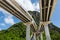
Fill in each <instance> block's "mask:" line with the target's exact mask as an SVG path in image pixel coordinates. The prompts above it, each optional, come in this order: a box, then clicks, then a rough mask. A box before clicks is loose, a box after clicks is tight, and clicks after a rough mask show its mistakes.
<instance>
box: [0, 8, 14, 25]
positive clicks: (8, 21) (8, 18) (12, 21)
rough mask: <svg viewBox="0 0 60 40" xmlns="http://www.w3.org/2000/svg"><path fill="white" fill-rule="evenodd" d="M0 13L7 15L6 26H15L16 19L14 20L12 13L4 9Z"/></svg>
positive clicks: (0, 9)
mask: <svg viewBox="0 0 60 40" xmlns="http://www.w3.org/2000/svg"><path fill="white" fill-rule="evenodd" d="M0 11H2V12H3V14H4V15H5V18H4V21H5V23H6V24H12V25H13V24H14V23H15V22H14V19H13V15H11V14H10V13H8V12H7V11H5V10H4V9H2V8H0Z"/></svg>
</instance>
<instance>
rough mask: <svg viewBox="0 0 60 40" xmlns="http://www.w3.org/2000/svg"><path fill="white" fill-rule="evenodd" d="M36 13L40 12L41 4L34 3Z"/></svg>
mask: <svg viewBox="0 0 60 40" xmlns="http://www.w3.org/2000/svg"><path fill="white" fill-rule="evenodd" d="M33 6H34V9H35V11H40V9H39V3H33Z"/></svg>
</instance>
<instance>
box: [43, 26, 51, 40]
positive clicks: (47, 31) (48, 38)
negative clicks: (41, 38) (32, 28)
mask: <svg viewBox="0 0 60 40" xmlns="http://www.w3.org/2000/svg"><path fill="white" fill-rule="evenodd" d="M44 29H45V34H46V40H51V38H50V34H49V29H48V25H44Z"/></svg>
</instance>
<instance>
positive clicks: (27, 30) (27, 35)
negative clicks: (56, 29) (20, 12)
mask: <svg viewBox="0 0 60 40" xmlns="http://www.w3.org/2000/svg"><path fill="white" fill-rule="evenodd" d="M26 40H30V25H27V28H26Z"/></svg>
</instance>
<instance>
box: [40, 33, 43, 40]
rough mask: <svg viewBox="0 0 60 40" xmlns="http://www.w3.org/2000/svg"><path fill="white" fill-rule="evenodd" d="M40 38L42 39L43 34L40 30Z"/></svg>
mask: <svg viewBox="0 0 60 40" xmlns="http://www.w3.org/2000/svg"><path fill="white" fill-rule="evenodd" d="M40 39H41V40H43V34H42V32H41V33H40Z"/></svg>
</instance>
